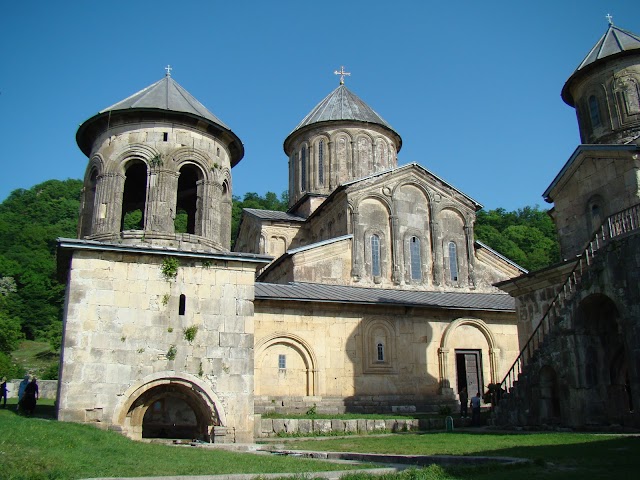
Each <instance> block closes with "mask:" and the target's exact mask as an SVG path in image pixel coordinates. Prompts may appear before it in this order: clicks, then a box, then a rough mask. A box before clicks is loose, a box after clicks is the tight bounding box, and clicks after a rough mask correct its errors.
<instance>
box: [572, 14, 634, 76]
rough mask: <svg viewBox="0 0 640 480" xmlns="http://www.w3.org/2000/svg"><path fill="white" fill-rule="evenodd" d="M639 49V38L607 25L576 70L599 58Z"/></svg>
mask: <svg viewBox="0 0 640 480" xmlns="http://www.w3.org/2000/svg"><path fill="white" fill-rule="evenodd" d="M637 48H640V36H638V35H636V34H634V33H631V32H628V31H626V30H623V29H622V28H619V27H616V26H615V25H613V24H609V28H607V31H606V33H605V34H604V35H603V36H602V37H600V40H598V42H597V43H596V44H595V45H594V46H593V48H592V49H591V51H590V52H589V54H588V55H587V56H586V57H585V58H584V60H582V62H581V63H580V65H578V68H576V70H580V69H582V68H584V67H586V66H587V65H590V64H592V63H594V62H596V61H598V60H600V59H601V58H605V57H609V56H611V55H615V54H617V53H621V52H625V51H628V50H634V49H637Z"/></svg>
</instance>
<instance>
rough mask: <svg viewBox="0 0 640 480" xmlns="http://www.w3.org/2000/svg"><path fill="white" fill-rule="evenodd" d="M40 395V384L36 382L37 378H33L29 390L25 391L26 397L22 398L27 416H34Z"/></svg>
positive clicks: (28, 386)
mask: <svg viewBox="0 0 640 480" xmlns="http://www.w3.org/2000/svg"><path fill="white" fill-rule="evenodd" d="M38 394H39V392H38V383H37V382H36V377H33V378H32V379H31V382H29V385H27V388H25V389H24V395H23V396H22V408H24V410H25V412H27V415H33V412H34V411H35V410H36V402H37V400H38Z"/></svg>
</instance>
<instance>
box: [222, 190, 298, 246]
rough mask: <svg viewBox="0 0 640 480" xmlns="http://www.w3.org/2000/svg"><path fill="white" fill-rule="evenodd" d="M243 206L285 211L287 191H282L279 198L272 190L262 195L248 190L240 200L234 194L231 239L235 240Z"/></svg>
mask: <svg viewBox="0 0 640 480" xmlns="http://www.w3.org/2000/svg"><path fill="white" fill-rule="evenodd" d="M243 208H255V209H258V210H277V211H280V212H286V211H287V209H288V208H289V192H288V191H286V190H285V191H284V192H282V193H281V194H280V199H278V196H277V195H276V194H275V193H273V192H267V193H266V194H265V196H264V197H261V196H260V195H258V194H257V193H255V192H248V193H245V194H244V197H243V199H242V200H240V197H235V196H234V197H233V206H232V210H231V238H232V239H233V241H235V238H236V236H237V235H238V228H240V219H241V217H242V209H243Z"/></svg>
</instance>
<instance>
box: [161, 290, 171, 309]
mask: <svg viewBox="0 0 640 480" xmlns="http://www.w3.org/2000/svg"><path fill="white" fill-rule="evenodd" d="M170 298H171V297H170V295H169V294H168V293H165V294H164V295H163V296H162V305H163V306H164V307H166V306H167V304H168V303H169V299H170Z"/></svg>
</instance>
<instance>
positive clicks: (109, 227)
mask: <svg viewBox="0 0 640 480" xmlns="http://www.w3.org/2000/svg"><path fill="white" fill-rule="evenodd" d="M124 181H125V176H124V175H122V174H119V173H103V174H102V175H98V178H97V179H96V198H95V202H94V207H93V208H94V210H93V226H92V228H91V234H92V235H100V234H105V233H119V232H120V220H121V216H122V195H123V192H124Z"/></svg>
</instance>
